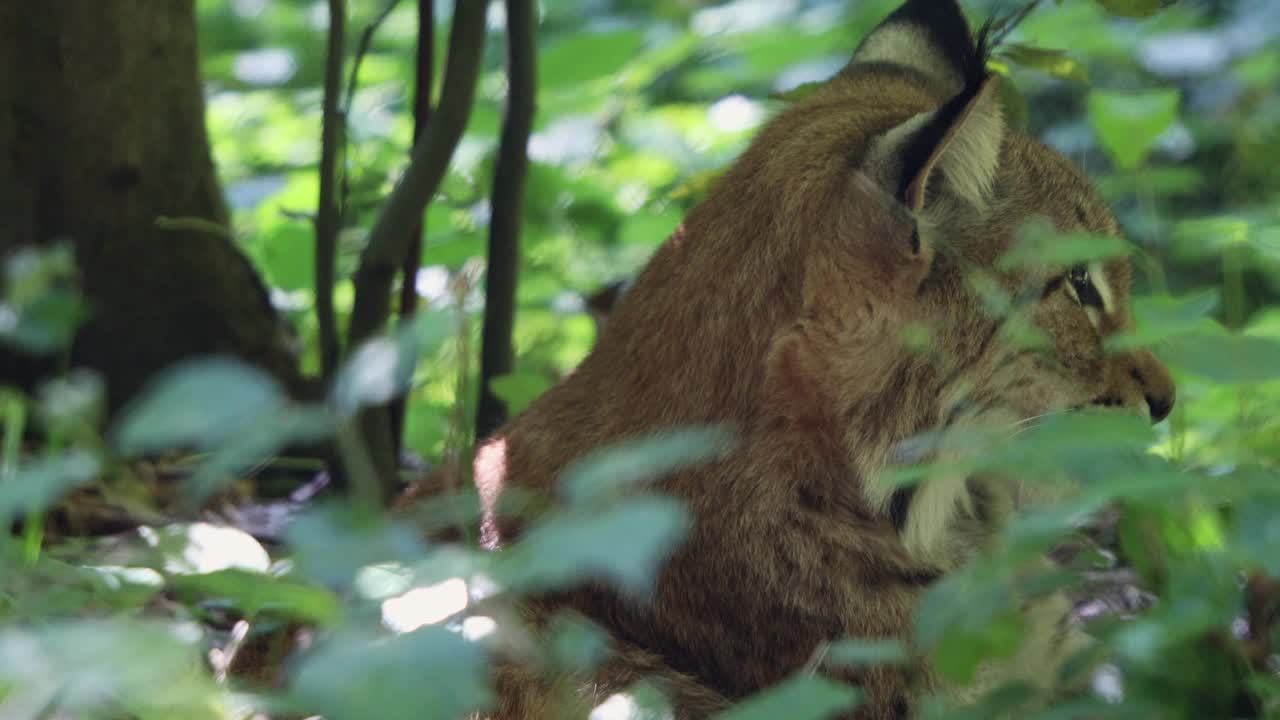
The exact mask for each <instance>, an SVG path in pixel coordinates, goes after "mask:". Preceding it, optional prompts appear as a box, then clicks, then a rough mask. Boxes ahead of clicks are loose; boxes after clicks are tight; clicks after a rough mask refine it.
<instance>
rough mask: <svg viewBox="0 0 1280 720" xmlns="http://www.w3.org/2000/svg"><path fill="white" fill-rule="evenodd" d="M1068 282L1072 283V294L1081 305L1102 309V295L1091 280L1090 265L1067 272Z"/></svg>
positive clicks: (1073, 268)
mask: <svg viewBox="0 0 1280 720" xmlns="http://www.w3.org/2000/svg"><path fill="white" fill-rule="evenodd" d="M1067 282H1069V283H1071V290H1072V293H1073V294H1074V295H1075V298H1076V300H1078V301H1079V302H1080V304H1081V305H1084V306H1086V307H1094V308H1098V309H1099V310H1101V309H1102V306H1103V303H1102V295H1100V294H1099V293H1098V289H1097V288H1096V287H1094V285H1093V281H1092V280H1091V279H1090V278H1089V266H1088V265H1084V264H1081V265H1076V266H1074V267H1072V268H1071V269H1070V270H1068V271H1067Z"/></svg>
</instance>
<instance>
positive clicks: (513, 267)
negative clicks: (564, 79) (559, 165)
mask: <svg viewBox="0 0 1280 720" xmlns="http://www.w3.org/2000/svg"><path fill="white" fill-rule="evenodd" d="M506 4H507V78H508V80H507V109H506V116H505V117H504V118H503V122H502V140H501V142H500V144H499V145H498V159H497V163H496V166H495V167H494V172H493V204H492V212H491V213H490V221H489V269H488V273H487V279H486V282H485V305H484V334H483V344H482V345H481V350H480V403H479V405H478V406H477V409H476V438H477V439H480V438H483V437H485V436H487V435H489V433H491V432H493V431H494V430H496V429H497V428H498V426H499V425H501V424H502V423H503V422H504V421H505V420H506V415H507V408H506V404H505V403H504V402H502V400H500V399H499V398H498V396H496V395H494V394H493V391H492V389H491V388H490V387H489V383H490V381H491V380H493V378H495V377H498V376H499V375H505V374H507V373H509V372H511V370H512V366H513V365H514V364H515V358H514V351H513V350H512V343H511V334H512V330H513V328H514V326H515V314H516V282H517V279H518V272H517V270H518V268H519V266H520V211H521V207H522V199H523V196H524V181H525V175H526V173H527V170H528V166H529V156H528V148H529V133H530V132H531V131H532V129H533V113H534V105H535V101H536V97H535V94H536V89H535V85H536V83H537V75H536V69H535V67H534V63H535V59H536V52H535V34H536V27H537V22H536V16H535V12H536V10H535V8H534V5H533V1H532V0H506Z"/></svg>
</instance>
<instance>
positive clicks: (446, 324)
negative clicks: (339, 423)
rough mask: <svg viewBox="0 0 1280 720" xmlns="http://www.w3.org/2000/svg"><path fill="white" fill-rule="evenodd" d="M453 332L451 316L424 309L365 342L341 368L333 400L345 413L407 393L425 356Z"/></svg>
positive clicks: (333, 392) (341, 411)
mask: <svg viewBox="0 0 1280 720" xmlns="http://www.w3.org/2000/svg"><path fill="white" fill-rule="evenodd" d="M452 332H453V326H452V323H451V322H450V319H449V317H448V316H446V315H444V314H443V313H435V312H420V313H416V314H415V315H414V316H413V320H412V321H411V322H410V323H409V324H407V325H406V326H404V327H401V328H398V329H396V330H395V331H393V332H392V333H390V334H389V335H386V336H383V337H377V338H374V339H372V340H369V341H367V342H365V343H364V344H363V345H361V346H360V347H359V348H357V349H356V350H355V352H353V353H352V354H351V359H350V360H348V361H347V363H346V365H344V366H343V367H342V368H341V369H340V370H339V371H338V377H337V379H336V380H335V381H334V385H333V388H332V389H331V390H330V393H329V401H330V403H331V404H332V406H333V407H334V409H335V411H336V412H337V413H338V414H339V415H342V416H348V415H352V414H354V413H355V412H356V411H358V410H359V409H361V408H363V407H367V406H370V405H380V404H382V403H385V402H388V401H390V400H391V399H392V398H394V397H396V396H397V395H400V394H401V393H403V392H404V391H405V390H406V389H407V388H408V387H409V382H410V381H411V380H412V379H413V371H414V369H415V368H416V367H417V364H418V360H419V359H420V358H422V356H423V355H426V354H427V353H430V352H433V351H434V350H435V349H436V348H437V347H439V345H440V343H442V342H444V340H445V339H446V338H448V337H449V336H450V335H451V334H452Z"/></svg>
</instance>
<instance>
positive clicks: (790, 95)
mask: <svg viewBox="0 0 1280 720" xmlns="http://www.w3.org/2000/svg"><path fill="white" fill-rule="evenodd" d="M826 84H827V83H826V82H807V83H800V84H799V85H797V86H795V87H793V88H791V89H790V90H785V91H783V92H773V93H769V99H770V100H781V101H782V102H786V103H793V102H796V101H797V100H803V99H805V98H807V97H809V96H810V95H812V94H813V93H814V92H816V91H817V90H818V89H819V88H821V87H822V86H823V85H826Z"/></svg>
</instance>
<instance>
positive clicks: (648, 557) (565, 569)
mask: <svg viewBox="0 0 1280 720" xmlns="http://www.w3.org/2000/svg"><path fill="white" fill-rule="evenodd" d="M689 525H690V515H689V513H688V511H687V510H685V508H684V505H683V504H682V503H680V502H679V501H677V500H675V499H673V498H667V497H634V498H628V499H626V500H625V501H624V502H622V503H620V504H619V505H617V506H615V507H610V508H606V509H603V510H598V509H593V510H568V511H563V512H560V513H556V514H555V515H552V516H551V517H549V518H547V519H545V520H544V521H542V522H541V523H540V524H538V525H537V526H535V527H534V528H533V529H532V530H530V531H529V532H528V533H526V534H525V536H524V537H523V538H522V539H521V540H520V541H519V542H518V543H516V544H515V545H513V546H510V547H508V548H507V549H505V550H504V551H503V554H502V556H500V557H499V558H498V559H497V565H496V566H495V567H494V573H495V576H496V577H497V578H498V579H499V581H500V582H501V583H502V584H504V585H507V586H509V587H512V588H515V589H519V590H543V589H555V588H564V587H568V586H570V585H572V584H575V583H577V582H580V581H608V582H611V583H612V584H614V585H615V586H617V587H618V588H619V589H620V590H622V591H623V592H625V593H627V594H632V595H640V594H644V593H645V592H646V591H647V590H648V587H649V583H650V581H651V580H652V578H653V576H654V574H655V573H656V572H657V570H658V568H659V566H660V565H661V563H662V562H663V561H664V560H665V559H666V558H667V556H668V555H669V554H670V553H671V551H672V550H674V549H675V547H676V545H677V544H678V543H679V542H680V541H681V540H683V539H684V536H685V534H686V533H687V532H688V529H689Z"/></svg>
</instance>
